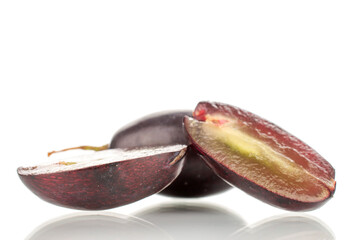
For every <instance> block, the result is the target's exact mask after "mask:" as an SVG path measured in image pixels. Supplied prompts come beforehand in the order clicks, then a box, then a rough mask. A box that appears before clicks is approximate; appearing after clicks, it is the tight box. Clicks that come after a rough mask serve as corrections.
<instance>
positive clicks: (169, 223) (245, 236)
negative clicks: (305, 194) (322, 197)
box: [26, 204, 335, 240]
mask: <svg viewBox="0 0 360 240" xmlns="http://www.w3.org/2000/svg"><path fill="white" fill-rule="evenodd" d="M135 215H136V217H129V216H124V215H120V214H114V213H98V214H94V213H86V212H85V213H78V214H73V215H68V216H65V217H62V218H58V219H55V220H51V221H49V222H47V223H45V224H43V225H41V226H40V227H38V228H37V229H35V230H34V231H33V232H32V233H31V234H30V235H29V236H28V237H27V238H26V240H85V239H86V240H103V239H106V240H115V239H116V240H118V239H126V240H128V239H129V240H132V239H136V240H143V239H144V240H153V239H154V240H155V239H156V240H171V239H172V240H199V239H206V240H219V239H224V240H258V239H261V240H334V239H335V237H334V235H333V233H332V232H331V230H330V229H329V228H328V227H327V226H326V225H325V224H324V223H322V222H321V221H320V220H318V219H316V218H314V217H310V216H307V215H304V214H297V215H289V214H288V215H283V216H274V217H271V218H268V219H266V220H263V221H260V222H258V223H256V224H253V225H247V224H246V222H245V221H244V220H243V219H242V218H241V217H240V216H238V215H236V214H233V213H231V212H230V211H228V210H224V209H222V208H219V207H217V206H214V205H204V204H201V205H194V204H191V205H190V204H171V205H159V206H156V207H152V208H149V209H147V210H144V211H141V212H138V213H137V214H135Z"/></svg>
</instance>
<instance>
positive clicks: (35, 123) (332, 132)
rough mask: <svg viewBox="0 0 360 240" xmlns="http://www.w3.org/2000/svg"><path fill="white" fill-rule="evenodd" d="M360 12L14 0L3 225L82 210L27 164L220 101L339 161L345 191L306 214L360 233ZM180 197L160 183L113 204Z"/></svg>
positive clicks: (2, 60) (306, 5)
mask: <svg viewBox="0 0 360 240" xmlns="http://www.w3.org/2000/svg"><path fill="white" fill-rule="evenodd" d="M359 12H360V5H359V2H358V1H317V0H312V1H307V0H303V1H277V0H275V1H209V0H207V1H198V0H191V1H187V0H183V1H158V0H153V1H138V0H132V1H89V0H87V1H78V0H62V1H48V0H47V1H38V0H33V1H17V0H12V1H7V0H3V1H1V2H0V80H1V88H0V104H1V124H0V130H1V131H0V133H1V137H0V139H1V142H0V146H1V150H2V151H1V152H2V154H1V155H2V157H1V162H2V171H1V175H0V177H1V181H0V184H1V190H2V192H1V198H0V201H1V202H0V203H1V209H2V210H1V212H2V218H1V219H2V221H4V222H2V223H1V226H2V227H1V229H2V231H1V233H2V234H3V236H10V235H9V234H11V236H12V237H7V238H8V239H23V238H25V237H26V236H27V235H28V234H30V232H32V231H33V230H34V229H35V227H37V226H39V225H40V224H42V223H44V222H46V221H48V220H50V219H53V218H56V217H59V216H63V215H64V214H68V213H74V212H78V211H75V210H71V209H65V208H61V207H57V206H53V205H51V204H48V203H46V202H44V201H42V200H40V199H38V198H37V197H36V196H35V195H33V194H32V193H31V192H30V191H29V190H27V189H26V187H25V186H24V185H23V184H22V183H21V181H20V180H19V178H18V176H17V174H16V168H17V167H18V166H20V165H25V164H30V163H33V162H39V161H45V160H46V153H47V152H48V151H51V150H54V149H61V148H65V147H71V146H78V145H83V144H89V145H102V144H105V143H108V142H109V141H110V139H111V137H112V134H113V133H115V131H116V130H117V129H118V128H120V127H121V126H123V125H125V124H127V123H128V122H131V121H132V120H134V119H137V118H139V117H142V116H144V115H146V114H149V113H152V112H156V111H161V110H169V109H193V108H194V107H195V106H196V104H197V102H198V101H201V100H211V101H220V102H224V103H229V104H232V105H235V106H238V107H241V108H244V109H247V110H249V111H252V112H254V113H256V114H258V115H260V116H262V117H264V118H266V119H268V120H270V121H272V122H274V123H276V124H277V125H279V126H281V127H282V128H284V129H286V130H288V131H289V132H291V133H293V134H294V135H295V136H297V137H299V138H300V139H302V140H303V141H305V142H306V143H308V144H309V145H310V146H312V147H313V148H315V149H316V150H317V151H318V152H319V153H320V154H321V155H323V156H324V157H325V158H326V159H327V160H328V161H329V162H330V163H332V165H333V166H334V167H335V169H336V180H337V190H336V193H335V195H334V198H333V199H332V200H330V201H329V202H328V203H327V204H326V205H325V206H323V207H322V208H320V209H318V210H315V211H312V212H309V213H307V214H308V215H310V216H314V217H317V218H318V219H320V220H321V221H323V222H324V223H325V224H326V225H327V226H328V227H329V228H330V229H331V231H332V232H333V233H334V235H335V236H336V238H337V239H354V238H356V237H355V236H358V231H357V228H358V217H359V214H360V208H359V197H360V194H359V185H358V184H359V179H358V176H359V168H360V159H359V135H360V131H359V130H360V129H359V122H360V113H359V102H360V97H359V90H360V88H359V87H358V85H357V83H358V82H359V80H360V71H359V66H360V57H359V56H360V44H359V43H360V14H359ZM172 201H174V200H173V199H170V198H166V197H161V196H151V197H148V198H146V199H144V200H141V201H139V202H137V203H134V204H130V205H128V206H124V207H120V208H116V209H112V210H109V212H114V213H119V214H127V215H132V214H133V213H134V212H136V211H139V210H141V209H143V208H145V207H149V206H150V207H151V206H152V205H156V204H158V203H163V202H164V203H171V202H172ZM181 201H182V200H181ZM196 202H197V203H203V202H204V203H210V204H216V205H217V206H220V207H223V208H226V209H228V210H230V211H233V212H234V213H236V214H239V215H240V216H241V217H242V218H243V219H245V220H246V222H247V223H249V224H254V223H256V222H258V221H260V220H262V219H265V218H268V217H272V216H274V215H278V214H282V213H286V211H283V210H279V209H275V208H273V207H271V206H268V205H266V204H264V203H261V202H260V201H258V200H255V199H253V198H252V197H249V196H247V195H246V194H244V193H243V192H241V191H240V190H237V189H233V190H231V191H229V192H227V193H224V194H221V195H217V196H214V197H209V198H204V199H199V200H196Z"/></svg>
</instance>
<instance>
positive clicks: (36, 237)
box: [26, 213, 172, 240]
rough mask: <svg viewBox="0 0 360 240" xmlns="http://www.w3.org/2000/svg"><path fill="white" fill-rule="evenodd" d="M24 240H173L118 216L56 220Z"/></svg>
mask: <svg viewBox="0 0 360 240" xmlns="http://www.w3.org/2000/svg"><path fill="white" fill-rule="evenodd" d="M26 239H27V240H104V239H106V240H115V239H116V240H119V239H131V240H132V239H134V240H139V239H149V240H155V239H156V240H169V239H172V238H171V237H169V236H168V235H167V234H166V233H164V232H163V231H162V230H160V229H159V228H157V227H156V226H154V225H152V224H150V223H148V222H146V221H143V220H140V219H138V218H134V217H128V216H124V215H119V214H110V213H101V214H89V213H81V214H74V215H71V216H66V217H62V218H60V219H55V220H52V221H50V222H47V223H45V224H43V225H42V226H40V227H38V228H37V229H36V230H35V231H34V232H33V233H31V234H30V235H29V236H28V238H26Z"/></svg>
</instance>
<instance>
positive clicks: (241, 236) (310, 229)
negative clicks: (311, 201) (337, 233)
mask: <svg viewBox="0 0 360 240" xmlns="http://www.w3.org/2000/svg"><path fill="white" fill-rule="evenodd" d="M229 239H231V240H257V239H261V240H274V239H277V240H334V239H335V237H334V235H333V234H332V232H331V230H330V229H329V228H328V227H327V226H326V225H325V224H324V223H322V222H321V221H319V220H317V219H315V218H313V217H308V216H305V215H303V216H301V215H298V216H276V217H272V218H269V219H267V220H264V221H261V222H259V223H256V224H254V225H252V226H248V227H245V228H243V229H241V230H239V231H238V232H236V233H234V234H233V235H232V236H230V238H229Z"/></svg>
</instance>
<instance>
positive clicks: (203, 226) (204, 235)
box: [136, 204, 246, 240]
mask: <svg viewBox="0 0 360 240" xmlns="http://www.w3.org/2000/svg"><path fill="white" fill-rule="evenodd" d="M136 216H137V217H140V218H142V219H144V220H146V221H149V222H151V223H153V224H155V225H156V226H158V227H159V228H161V229H162V230H164V231H165V232H167V233H168V234H169V235H171V237H172V238H173V239H174V240H178V239H179V240H180V239H181V240H184V239H186V240H191V239H196V240H199V239H206V240H219V239H223V238H224V237H226V236H228V235H230V234H232V233H233V232H235V231H236V230H238V229H240V228H243V227H245V226H246V222H245V221H244V220H243V219H242V218H241V217H240V216H238V215H235V214H232V213H230V212H229V211H227V210H224V209H222V208H219V207H217V206H213V205H204V204H202V205H193V204H192V205H189V204H172V205H162V206H161V205H160V206H158V207H154V208H150V209H148V210H145V211H143V212H140V213H138V214H136Z"/></svg>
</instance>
